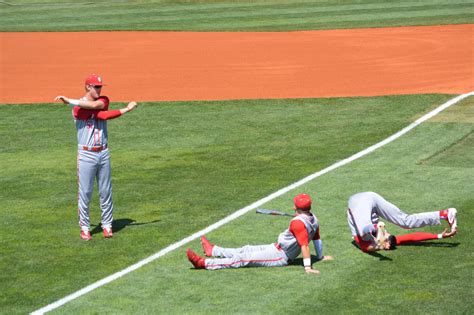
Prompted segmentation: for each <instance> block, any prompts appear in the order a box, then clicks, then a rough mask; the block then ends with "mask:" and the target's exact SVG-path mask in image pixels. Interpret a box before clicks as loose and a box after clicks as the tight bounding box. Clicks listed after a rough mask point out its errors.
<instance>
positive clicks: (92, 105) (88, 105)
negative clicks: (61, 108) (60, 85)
mask: <svg viewBox="0 0 474 315" xmlns="http://www.w3.org/2000/svg"><path fill="white" fill-rule="evenodd" d="M54 100H55V101H56V102H59V101H60V102H63V103H64V104H66V105H70V106H79V107H80V108H84V109H103V108H104V107H105V104H104V102H103V101H102V100H100V99H99V100H96V101H84V100H75V99H72V98H69V97H66V96H64V95H59V96H56V97H55V98H54Z"/></svg>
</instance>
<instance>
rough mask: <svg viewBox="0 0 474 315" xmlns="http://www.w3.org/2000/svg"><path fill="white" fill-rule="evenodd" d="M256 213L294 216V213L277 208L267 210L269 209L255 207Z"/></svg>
mask: <svg viewBox="0 0 474 315" xmlns="http://www.w3.org/2000/svg"><path fill="white" fill-rule="evenodd" d="M257 213H260V214H270V215H282V216H286V217H294V216H295V215H294V214H289V213H286V212H281V211H278V210H269V209H257Z"/></svg>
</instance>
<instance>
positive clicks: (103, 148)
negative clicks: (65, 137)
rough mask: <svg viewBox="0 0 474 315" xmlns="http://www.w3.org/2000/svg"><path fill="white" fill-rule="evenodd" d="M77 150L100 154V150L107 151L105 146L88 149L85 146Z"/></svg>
mask: <svg viewBox="0 0 474 315" xmlns="http://www.w3.org/2000/svg"><path fill="white" fill-rule="evenodd" d="M79 148H80V149H82V150H84V151H93V152H100V151H102V150H105V149H107V145H102V146H100V147H88V146H86V145H80V146H79Z"/></svg>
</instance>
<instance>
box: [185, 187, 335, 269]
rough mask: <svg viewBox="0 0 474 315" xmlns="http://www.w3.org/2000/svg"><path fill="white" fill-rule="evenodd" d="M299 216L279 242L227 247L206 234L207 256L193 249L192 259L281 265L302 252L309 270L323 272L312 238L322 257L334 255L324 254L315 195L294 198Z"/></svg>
mask: <svg viewBox="0 0 474 315" xmlns="http://www.w3.org/2000/svg"><path fill="white" fill-rule="evenodd" d="M293 201H294V205H295V207H294V209H295V212H296V216H295V218H294V219H292V220H291V222H290V226H289V227H288V229H286V230H285V231H284V232H283V233H281V234H280V235H279V236H278V241H277V242H276V243H272V244H268V245H257V246H251V245H247V246H244V247H241V248H223V247H219V246H217V245H214V244H211V243H210V242H209V241H208V240H207V239H206V237H205V236H202V237H201V245H202V248H203V251H204V254H205V255H206V256H207V257H212V256H214V257H218V258H203V257H200V256H199V255H197V254H196V253H195V252H193V251H192V250H191V249H188V250H187V251H186V254H187V256H188V259H189V261H190V262H191V263H192V264H193V266H194V268H196V269H209V270H216V269H224V268H240V267H281V266H286V265H288V264H289V263H290V262H291V261H294V260H295V258H296V257H298V255H299V254H300V253H302V256H303V265H304V269H305V272H306V273H312V274H319V270H316V269H312V267H311V265H312V264H311V253H310V249H309V243H310V241H313V244H314V248H315V250H316V254H317V259H318V260H332V259H333V258H332V257H331V256H324V255H323V244H322V241H321V238H320V236H319V223H318V219H317V218H316V216H315V215H314V214H313V213H311V198H310V196H308V195H306V194H299V195H297V196H296V197H295V198H294V199H293Z"/></svg>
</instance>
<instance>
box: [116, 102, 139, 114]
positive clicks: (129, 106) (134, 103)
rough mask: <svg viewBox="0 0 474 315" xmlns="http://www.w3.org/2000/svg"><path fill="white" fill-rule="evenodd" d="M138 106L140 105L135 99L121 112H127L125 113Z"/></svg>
mask: <svg viewBox="0 0 474 315" xmlns="http://www.w3.org/2000/svg"><path fill="white" fill-rule="evenodd" d="M137 107H138V104H137V102H135V101H133V102H130V103H128V105H127V107H124V108H122V109H121V110H120V113H121V114H125V113H128V112H131V111H132V110H134V109H135V108H137Z"/></svg>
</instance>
